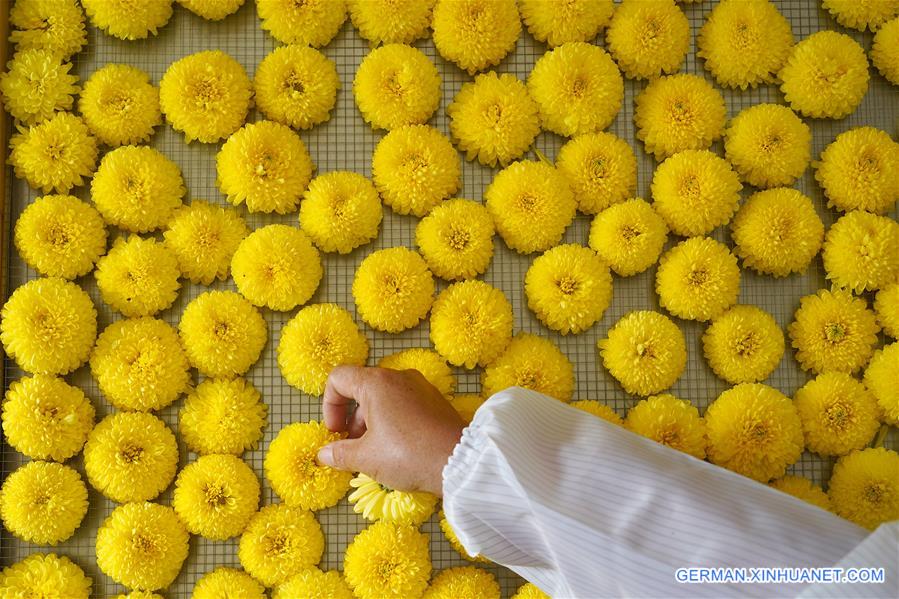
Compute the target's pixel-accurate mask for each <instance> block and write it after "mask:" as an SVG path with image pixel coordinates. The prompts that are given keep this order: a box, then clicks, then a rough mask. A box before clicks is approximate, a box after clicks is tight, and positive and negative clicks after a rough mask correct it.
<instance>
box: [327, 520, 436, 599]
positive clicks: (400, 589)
mask: <svg viewBox="0 0 899 599" xmlns="http://www.w3.org/2000/svg"><path fill="white" fill-rule="evenodd" d="M343 575H344V576H345V577H346V581H347V582H348V583H349V585H350V586H351V587H352V588H353V592H354V593H355V595H356V596H357V597H360V598H361V599H385V598H387V597H419V596H421V594H422V593H423V592H424V590H425V589H426V588H427V586H428V579H429V578H430V577H431V559H430V556H429V552H428V537H427V536H426V535H424V534H422V533H420V532H418V531H417V530H415V528H414V527H413V526H411V525H408V524H395V523H393V522H375V523H374V524H372V525H371V526H369V527H368V528H366V529H365V530H363V531H362V532H360V533H359V534H357V535H356V537H355V538H354V539H353V540H352V542H351V543H350V545H349V547H347V549H346V555H345V556H344V560H343Z"/></svg>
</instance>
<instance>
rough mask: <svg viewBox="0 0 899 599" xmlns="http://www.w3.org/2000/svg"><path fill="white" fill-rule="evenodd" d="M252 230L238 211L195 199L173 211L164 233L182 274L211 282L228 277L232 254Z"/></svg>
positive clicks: (204, 281)
mask: <svg viewBox="0 0 899 599" xmlns="http://www.w3.org/2000/svg"><path fill="white" fill-rule="evenodd" d="M249 233H250V230H249V229H248V228H247V223H246V222H245V221H244V219H243V218H242V217H241V216H240V214H238V213H237V212H236V211H234V210H231V209H230V208H225V207H222V206H216V205H215V204H211V203H210V202H206V201H204V200H194V201H193V202H191V203H190V205H188V206H184V207H182V208H179V209H178V210H176V211H175V212H174V213H173V214H172V217H171V219H170V220H169V223H168V227H167V228H166V230H165V231H163V237H164V238H165V245H166V247H167V248H169V250H171V252H172V253H173V254H174V255H175V258H176V259H177V260H178V267H179V268H180V269H181V275H182V276H183V277H184V278H185V279H188V280H189V281H191V282H192V283H197V284H201V285H209V284H211V283H212V282H213V281H214V280H216V279H219V280H222V281H224V280H225V279H227V278H228V273H229V272H230V271H231V258H232V257H233V256H234V252H236V251H237V247H238V246H239V245H240V242H241V241H243V240H244V238H245V237H246V236H247V235H249Z"/></svg>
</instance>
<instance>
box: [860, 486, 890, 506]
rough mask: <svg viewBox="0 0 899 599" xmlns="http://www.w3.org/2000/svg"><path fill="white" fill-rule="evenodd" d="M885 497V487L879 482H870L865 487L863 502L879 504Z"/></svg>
mask: <svg viewBox="0 0 899 599" xmlns="http://www.w3.org/2000/svg"><path fill="white" fill-rule="evenodd" d="M886 495H887V487H886V485H885V484H883V483H882V482H880V481H877V482H872V483H869V484H867V485H865V490H864V496H865V501H867V502H868V503H873V504H878V505H879V504H881V503H883V501H884V498H885V497H886Z"/></svg>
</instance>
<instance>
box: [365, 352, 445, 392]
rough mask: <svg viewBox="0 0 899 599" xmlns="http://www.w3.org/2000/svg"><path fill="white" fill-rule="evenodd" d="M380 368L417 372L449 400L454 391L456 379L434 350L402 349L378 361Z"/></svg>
mask: <svg viewBox="0 0 899 599" xmlns="http://www.w3.org/2000/svg"><path fill="white" fill-rule="evenodd" d="M378 366H380V367H381V368H390V369H391V370H417V371H418V372H419V373H421V375H422V376H423V377H425V379H427V381H428V382H429V383H431V384H432V385H434V386H435V387H436V388H437V390H438V391H440V394H441V395H443V396H444V397H446V398H447V399H451V398H452V397H453V391H454V390H455V389H456V379H455V378H454V377H453V371H452V370H451V369H450V367H449V366H448V365H447V363H446V361H445V360H444V359H443V358H442V357H441V356H440V354H438V353H437V352H435V351H434V350H431V349H425V348H422V347H416V348H412V349H404V350H402V351H398V352H396V353H395V354H390V355H388V356H384V357H383V358H381V359H380V360H378Z"/></svg>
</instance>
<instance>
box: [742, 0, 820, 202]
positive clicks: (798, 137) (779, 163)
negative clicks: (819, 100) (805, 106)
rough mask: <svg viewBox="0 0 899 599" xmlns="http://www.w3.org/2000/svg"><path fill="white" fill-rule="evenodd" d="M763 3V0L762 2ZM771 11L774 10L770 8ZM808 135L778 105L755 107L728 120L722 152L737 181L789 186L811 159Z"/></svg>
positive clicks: (793, 116) (806, 129)
mask: <svg viewBox="0 0 899 599" xmlns="http://www.w3.org/2000/svg"><path fill="white" fill-rule="evenodd" d="M765 2H766V3H767V0H765ZM772 9H773V10H776V9H774V8H773V6H772ZM811 150H812V133H811V130H810V129H809V127H808V125H806V124H805V123H804V122H802V119H801V118H799V117H798V116H796V114H795V113H794V112H793V111H792V110H790V109H789V108H787V107H786V106H780V105H778V104H756V105H755V106H752V107H750V108H746V109H744V110H743V111H742V112H740V114H738V115H737V116H735V117H734V118H733V120H731V122H730V124H729V125H728V127H727V131H725V134H724V151H725V155H726V156H727V159H728V161H730V163H731V164H733V165H734V168H735V169H736V170H737V172H738V173H740V178H741V179H743V180H744V181H746V182H747V183H749V184H750V185H755V186H756V187H761V188H765V187H776V186H780V185H791V184H792V183H793V182H794V181H795V180H796V179H797V178H798V177H800V176H801V175H802V173H804V172H805V168H806V167H807V166H808V164H809V161H810V160H811Z"/></svg>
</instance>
